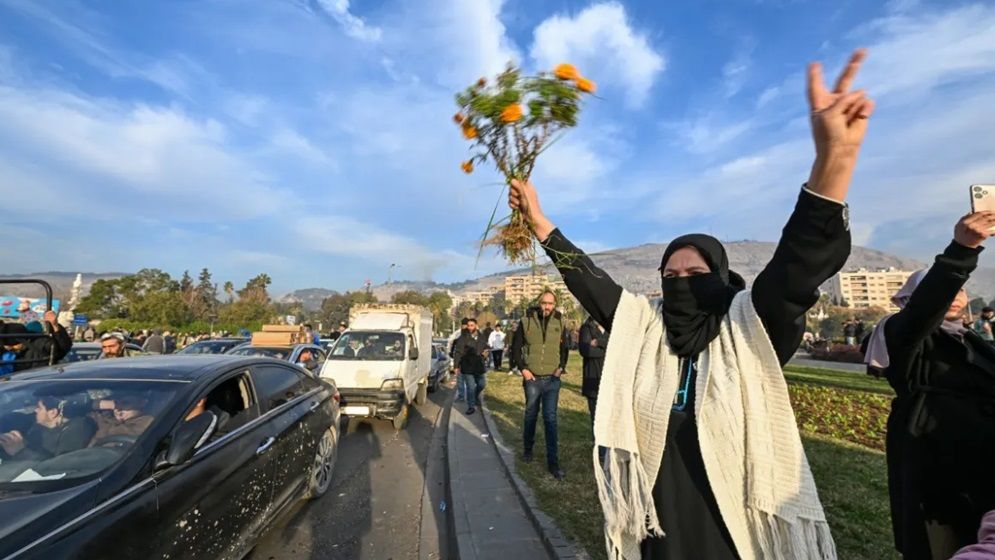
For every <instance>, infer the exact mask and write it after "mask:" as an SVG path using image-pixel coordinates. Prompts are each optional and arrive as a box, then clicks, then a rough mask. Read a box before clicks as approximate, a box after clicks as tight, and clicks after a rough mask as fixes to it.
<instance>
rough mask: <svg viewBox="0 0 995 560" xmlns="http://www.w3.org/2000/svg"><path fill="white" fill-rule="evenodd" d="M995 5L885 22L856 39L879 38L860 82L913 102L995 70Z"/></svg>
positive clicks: (877, 91) (880, 92)
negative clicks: (927, 93)
mask: <svg viewBox="0 0 995 560" xmlns="http://www.w3.org/2000/svg"><path fill="white" fill-rule="evenodd" d="M992 29H995V6H992V5H981V4H975V5H967V6H963V7H959V8H955V9H951V10H949V11H944V12H932V11H930V12H927V11H923V10H915V11H914V15H906V14H904V13H899V14H896V15H890V16H887V17H884V18H880V19H878V20H875V21H874V22H871V23H870V24H868V25H867V26H866V27H864V28H861V29H859V30H858V31H857V32H856V33H855V34H854V38H855V39H865V38H872V39H877V38H878V37H883V38H881V39H877V40H876V41H874V42H872V44H871V45H870V56H869V57H868V59H867V62H866V63H865V66H864V68H863V69H862V70H861V77H860V82H861V83H862V84H866V87H867V88H868V91H869V92H870V93H871V94H872V95H874V96H877V97H879V98H884V97H886V96H890V95H894V96H895V97H896V100H898V101H901V100H902V99H903V98H904V99H908V98H911V97H913V96H911V95H910V92H923V91H929V90H933V89H935V88H937V87H940V86H943V85H947V84H951V83H955V82H960V81H963V80H965V79H969V78H971V77H975V76H979V75H984V74H989V73H991V72H992V71H995V33H992V32H991V30H992Z"/></svg>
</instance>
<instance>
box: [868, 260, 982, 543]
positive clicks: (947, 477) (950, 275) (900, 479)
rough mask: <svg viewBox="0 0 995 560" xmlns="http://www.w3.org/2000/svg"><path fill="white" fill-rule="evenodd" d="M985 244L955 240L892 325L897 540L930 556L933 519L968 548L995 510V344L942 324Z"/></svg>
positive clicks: (892, 486)
mask: <svg viewBox="0 0 995 560" xmlns="http://www.w3.org/2000/svg"><path fill="white" fill-rule="evenodd" d="M979 253H980V249H970V248H967V247H963V246H961V245H959V244H957V243H956V242H955V243H951V244H950V245H949V246H948V247H947V248H946V250H944V252H943V253H942V254H941V255H939V256H937V257H936V262H935V263H934V264H933V266H932V267H931V268H930V269H929V272H928V273H927V274H926V276H925V277H924V278H923V280H922V282H920V284H919V286H918V287H917V288H916V290H915V292H914V293H913V295H912V297H911V298H910V300H909V302H908V304H906V306H905V308H904V309H902V310H901V311H899V312H898V313H896V314H895V315H894V316H892V317H890V318H889V319H888V322H887V323H885V341H886V342H887V346H888V357H889V360H890V362H891V363H890V364H889V366H888V368H887V369H886V370H885V371H884V373H885V375H886V376H887V378H888V382H889V383H890V384H891V386H892V387H893V388H894V389H895V393H896V394H897V397H896V398H895V399H894V401H893V402H892V410H891V414H890V415H889V417H888V435H887V459H888V490H889V495H890V498H891V516H892V526H893V529H894V533H895V546H896V548H897V549H898V550H899V551H900V552H902V553H903V555H904V557H905V558H906V559H916V558H929V557H930V549H929V544H928V540H927V536H926V531H925V526H924V523H925V522H926V521H928V520H935V521H939V522H940V523H942V524H945V525H951V526H952V527H953V528H954V531H955V533H956V536H957V540H958V541H959V546H966V545H968V544H971V543H973V542H975V541H976V539H977V530H978V526H979V525H980V522H981V516H982V515H983V514H984V513H985V512H987V511H989V510H992V509H995V478H993V477H992V473H993V472H995V443H993V442H995V348H993V347H992V346H991V344H990V343H988V342H986V341H984V340H982V339H981V337H979V336H978V335H977V334H976V333H974V332H971V331H970V330H969V331H967V332H965V333H964V336H963V338H959V337H955V336H952V335H950V334H947V333H946V332H944V331H942V330H941V329H940V325H941V323H942V322H943V319H944V316H945V315H946V312H947V310H948V309H949V307H950V303H951V302H952V301H953V299H954V297H956V295H957V292H958V291H959V290H960V289H961V288H962V287H963V285H964V283H965V282H966V281H967V279H968V276H969V275H970V273H971V272H972V271H973V270H974V268H975V267H976V266H977V262H978V254H979Z"/></svg>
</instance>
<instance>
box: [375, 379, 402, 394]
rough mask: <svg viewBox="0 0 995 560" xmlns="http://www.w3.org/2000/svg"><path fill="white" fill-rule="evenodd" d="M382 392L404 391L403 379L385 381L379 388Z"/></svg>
mask: <svg viewBox="0 0 995 560" xmlns="http://www.w3.org/2000/svg"><path fill="white" fill-rule="evenodd" d="M380 388H381V389H383V390H384V391H390V390H404V380H403V379H400V378H398V379H387V380H385V381H384V382H383V385H381V386H380Z"/></svg>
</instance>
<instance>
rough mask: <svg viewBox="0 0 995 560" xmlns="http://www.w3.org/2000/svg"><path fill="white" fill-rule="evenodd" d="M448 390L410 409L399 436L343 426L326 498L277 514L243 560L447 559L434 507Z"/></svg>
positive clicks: (367, 426) (386, 426)
mask: <svg viewBox="0 0 995 560" xmlns="http://www.w3.org/2000/svg"><path fill="white" fill-rule="evenodd" d="M451 393H452V391H451V390H449V389H446V388H440V389H439V390H438V391H436V392H435V393H430V394H429V400H428V402H426V403H425V404H424V405H422V406H412V408H411V409H410V412H409V418H408V425H407V427H405V428H404V429H403V430H401V431H400V432H395V431H394V428H393V427H392V426H391V425H390V423H389V422H386V421H382V420H380V421H378V420H369V419H356V418H353V419H350V420H348V422H343V425H342V427H343V430H342V434H343V436H342V437H341V439H340V442H339V456H338V460H337V463H336V465H335V471H334V474H333V478H332V485H331V487H330V488H329V490H328V493H327V494H325V495H324V496H322V497H321V498H320V499H318V500H314V501H311V502H307V503H302V504H301V505H299V506H298V507H297V508H296V510H294V511H291V512H289V513H288V514H287V515H285V516H283V518H282V519H281V521H280V522H278V523H277V525H276V526H274V527H272V528H271V529H270V530H269V531H268V532H267V534H266V535H264V536H263V538H262V540H261V541H260V542H259V543H258V544H257V545H256V548H255V549H254V550H253V551H252V553H251V554H250V555H249V556H248V559H249V560H303V559H338V558H342V559H347V558H348V559H354V558H356V559H370V560H401V559H419V560H434V559H446V558H449V556H450V555H449V554H448V551H449V547H450V544H449V543H450V536H449V535H448V531H447V523H446V515H447V513H448V512H446V511H445V510H446V509H447V508H445V507H440V505H441V504H442V503H443V502H445V501H447V500H448V498H447V497H446V495H445V493H446V484H445V468H446V467H445V465H446V460H445V445H444V444H445V431H446V422H445V420H446V417H445V416H444V412H445V404H446V402H447V400H448V399H449V397H450V396H451ZM437 428H438V429H437ZM446 505H448V503H447V504H446Z"/></svg>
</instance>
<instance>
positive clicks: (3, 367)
mask: <svg viewBox="0 0 995 560" xmlns="http://www.w3.org/2000/svg"><path fill="white" fill-rule="evenodd" d="M44 319H45V322H46V323H48V330H49V332H50V333H51V336H49V337H37V336H36V337H32V336H30V335H29V331H28V329H27V327H25V326H24V325H21V324H18V323H4V324H0V334H4V335H7V336H2V337H0V347H2V349H3V351H2V352H0V355H2V356H4V357H3V358H0V373H11V372H15V371H23V370H26V369H31V368H36V367H42V366H47V365H49V360H52V362H53V363H55V362H58V361H59V360H61V359H62V358H64V357H65V356H66V354H67V353H69V349H70V348H72V347H73V339H72V338H71V337H70V336H69V333H67V332H66V329H64V328H62V325H60V324H59V323H58V321H56V316H55V312H54V311H46V312H45V317H44ZM18 335H28V336H18ZM4 360H7V361H6V362H4ZM13 360H17V362H13Z"/></svg>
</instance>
